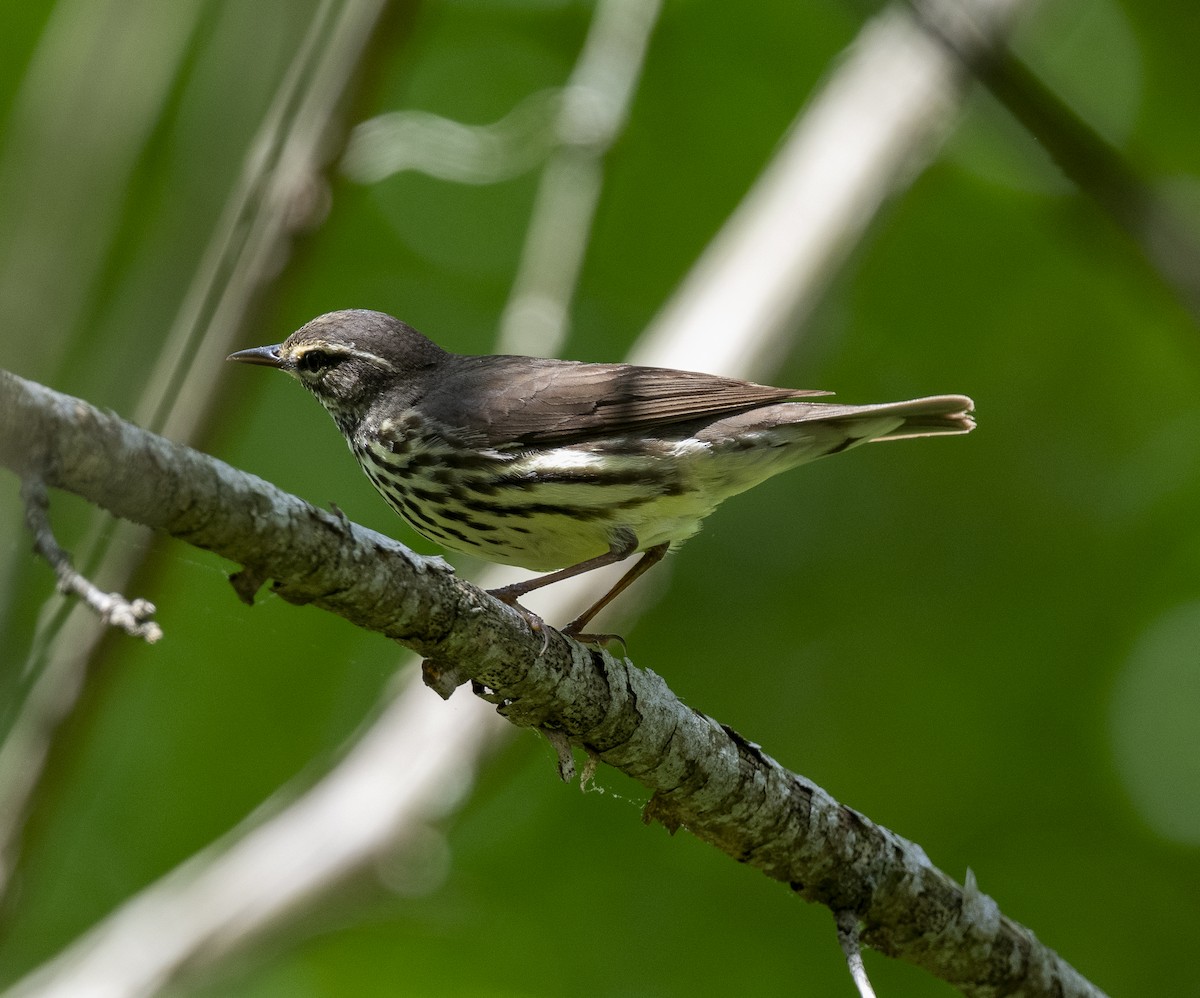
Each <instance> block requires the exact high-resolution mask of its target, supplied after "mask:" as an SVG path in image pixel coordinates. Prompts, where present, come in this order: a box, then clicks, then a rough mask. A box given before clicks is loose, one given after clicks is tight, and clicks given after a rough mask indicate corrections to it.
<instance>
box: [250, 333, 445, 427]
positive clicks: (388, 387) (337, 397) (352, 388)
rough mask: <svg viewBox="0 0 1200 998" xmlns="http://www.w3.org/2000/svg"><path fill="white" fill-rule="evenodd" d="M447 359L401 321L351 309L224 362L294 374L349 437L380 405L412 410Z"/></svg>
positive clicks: (433, 345) (428, 341)
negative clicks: (428, 376) (382, 402)
mask: <svg viewBox="0 0 1200 998" xmlns="http://www.w3.org/2000/svg"><path fill="white" fill-rule="evenodd" d="M449 356H450V355H449V354H447V353H446V352H445V351H444V350H442V349H441V347H439V346H437V344H435V343H433V342H432V341H431V340H429V339H427V338H426V337H424V336H422V335H421V334H420V333H418V332H417V331H416V330H415V329H413V328H412V327H411V326H409V325H407V324H406V323H403V322H401V321H400V320H399V319H394V318H392V317H391V316H390V315H385V314H384V313H383V312H371V311H367V310H365V309H348V310H345V311H341V312H329V313H327V314H326V315H321V316H318V317H317V318H315V319H313V320H312V321H311V322H309V323H308V324H307V325H304V326H302V327H300V328H299V329H297V330H296V331H295V332H294V333H292V335H291V336H289V337H288V338H287V339H286V340H284V341H283V342H282V343H276V344H274V345H272V346H265V347H252V348H251V349H249V350H239V351H238V352H237V353H233V354H230V355H229V357H228V358H226V359H228V360H236V361H240V362H241V363H244V364H260V365H263V366H265V367H274V368H278V369H279V370H281V371H283V372H284V373H286V374H290V375H291V376H292V377H293V378H295V379H296V380H297V381H299V382H300V383H301V384H302V385H304V387H305V388H307V389H308V390H309V391H310V392H312V393H313V394H314V395H315V396H316V397H317V399H318V401H320V403H321V404H322V405H323V406H325V408H326V409H328V410H329V413H330V415H332V416H333V418H334V419H335V420H336V421H337V423H338V426H339V427H340V428H341V429H342V431H343V432H348V430H349V428H352V427H354V426H355V425H357V424H358V423H359V422H360V421H361V420H362V418H363V417H364V416H365V415H366V413H367V410H368V409H369V408H370V407H371V404H372V403H373V402H375V401H376V400H379V399H381V398H384V397H386V398H388V399H389V401H390V403H391V404H392V405H393V406H406V405H411V404H412V403H413V402H414V401H416V399H417V398H418V397H419V396H420V394H421V390H422V380H423V379H422V377H421V376H422V375H423V374H424V373H426V372H429V371H431V370H433V369H434V368H436V367H438V366H439V364H440V363H441V362H442V361H443V360H445V359H446V358H447V357H449Z"/></svg>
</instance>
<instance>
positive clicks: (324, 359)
mask: <svg viewBox="0 0 1200 998" xmlns="http://www.w3.org/2000/svg"><path fill="white" fill-rule="evenodd" d="M341 360H342V358H341V357H340V356H338V355H337V354H332V353H326V352H325V351H324V350H305V351H304V353H302V354H301V355H300V359H299V360H297V361H296V367H297V368H299V369H300V370H301V371H303V372H304V373H305V374H319V373H320V372H321V371H325V370H328V369H329V368H331V367H336V366H337V364H339V363H340V362H341Z"/></svg>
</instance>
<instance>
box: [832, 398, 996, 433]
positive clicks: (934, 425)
mask: <svg viewBox="0 0 1200 998" xmlns="http://www.w3.org/2000/svg"><path fill="white" fill-rule="evenodd" d="M812 408H813V410H814V412H813V414H812V416H811V417H810V418H812V419H821V420H833V421H842V420H846V421H851V420H853V421H857V420H859V419H862V420H875V419H878V418H879V417H880V416H893V417H895V416H899V417H901V418H902V419H903V420H904V422H902V423H901V424H900V425H899V426H897V427H896V428H895V429H894V430H890V431H888V432H887V433H882V434H879V435H878V436H875V437H873V439H874V440H907V439H908V438H909V437H934V436H942V435H947V434H952V433H970V432H971V431H972V430H973V429H975V420H974V419H973V418H972V415H973V412H974V409H975V403H974V402H972V401H971V400H970V399H969V398H967V396H966V395H930V396H927V397H926V398H920V399H909V400H908V401H907V402H880V403H877V404H875V405H838V404H836V403H829V402H824V403H813V404H812Z"/></svg>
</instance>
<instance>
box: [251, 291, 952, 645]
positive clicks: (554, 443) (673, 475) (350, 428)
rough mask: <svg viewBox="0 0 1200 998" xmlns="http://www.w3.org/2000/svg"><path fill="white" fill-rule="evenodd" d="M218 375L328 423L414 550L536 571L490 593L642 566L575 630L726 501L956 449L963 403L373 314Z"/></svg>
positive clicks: (576, 628) (310, 330) (318, 327)
mask: <svg viewBox="0 0 1200 998" xmlns="http://www.w3.org/2000/svg"><path fill="white" fill-rule="evenodd" d="M229 359H230V360H237V361H243V362H245V363H249V364H263V365H266V366H268V367H276V368H279V369H280V370H281V371H284V372H286V373H287V374H290V375H291V376H292V377H294V378H296V379H297V380H298V381H299V382H300V383H301V384H302V385H304V386H305V387H306V388H307V389H308V390H309V391H311V392H312V393H313V394H314V395H315V396H316V397H317V399H318V401H319V402H320V403H321V404H322V405H323V406H324V407H325V408H326V409H327V410H328V411H329V414H330V415H331V416H332V417H333V419H334V422H335V423H337V426H338V429H339V430H341V431H342V435H343V436H344V437H345V438H346V442H347V443H348V444H349V445H350V449H351V450H352V451H353V452H354V456H355V457H356V458H357V459H358V463H359V464H360V465H361V467H362V469H363V471H365V472H366V473H367V477H368V478H369V479H370V480H371V482H372V483H373V484H374V486H375V488H376V489H378V490H379V492H380V493H381V494H382V495H383V497H384V498H385V499H386V500H387V501H388V503H389V504H390V505H391V507H392V508H393V509H394V510H395V511H396V512H397V513H399V514H400V515H401V516H402V517H404V519H405V520H407V521H408V523H409V524H410V525H411V526H412V527H413V529H415V530H416V531H417V533H419V534H421V535H422V536H424V537H428V538H430V539H431V540H434V541H436V542H438V543H439V544H442V545H444V546H445V547H447V548H451V549H452V550H455V551H463V552H466V553H469V554H473V555H477V556H478V557H480V558H484V559H486V560H487V561H494V562H500V563H502V564H505V565H519V566H521V567H523V568H529V569H534V570H536V571H544V572H547V571H548V572H549V574H548V575H542V576H538V577H537V578H533V579H530V580H528V581H526V582H519V583H516V584H514V585H510V586H505V587H504V588H502V589H496V590H493V591H492V595H494V596H496V597H498V598H499V599H501V600H502V601H504V602H505V603H508V604H509V605H511V606H513V607H515V608H516V609H517V610H519V611H520V612H522V613H523V614H525V616H526V618H527V619H528V620H529V621H530V622H531V624H533V625H534V626H535V627H536V626H538V625H539V624H540V621H539V620H538V618H537V617H536V616H535V615H533V614H531V613H529V612H528V611H526V610H525V609H524V608H523V607H521V606H520V605H519V603H518V600H519V599H520V598H521V597H522V596H524V595H525V594H526V593H528V592H531V591H532V590H534V589H538V588H541V587H542V586H546V585H549V584H550V583H552V582H558V581H561V580H563V579H567V578H570V577H572V576H575V575H579V574H581V573H582V572H587V571H590V570H592V569H594V568H599V567H601V566H603V565H609V564H612V563H614V562H619V561H622V560H624V559H625V558H628V557H629V556H630V555H633V554H635V553H636V552H639V551H640V552H643V554H642V557H641V558H640V559H639V560H638V561H637V562H636V563H635V564H634V566H633V567H632V568H631V569H630V570H629V571H628V572H627V573H626V574H625V575H624V576H623V577H622V578H621V579H620V581H618V582H617V584H616V585H615V586H613V588H612V589H611V590H609V592H608V593H607V594H606V595H605V596H603V597H602V598H601V599H600V600H599V601H597V602H596V603H595V604H593V605H592V606H591V607H589V608H588V609H587V610H586V611H584V613H582V614H581V615H580V616H579V617H577V618H576V619H575V620H573V621H571V623H570V624H568V625H567V626H566V628H564V633H566V634H570V635H574V636H582V631H583V629H584V628H585V627H586V626H587V624H588V622H589V621H590V620H591V619H592V618H593V617H594V616H595V615H596V613H598V612H599V611H600V610H601V609H602V608H603V607H605V606H607V605H608V603H609V602H610V601H611V600H612V599H613V598H614V597H615V596H617V595H618V594H619V593H620V592H621V591H622V590H624V589H625V588H626V587H627V586H628V585H629V584H630V583H631V582H633V580H634V579H636V578H637V577H638V576H640V575H641V574H642V573H643V572H645V571H646V570H647V569H649V568H650V567H652V566H653V565H654V564H655V563H656V562H658V561H659V560H660V559H661V558H662V557H663V556H664V555H665V554H666V553H667V550H668V549H669V548H670V547H672V546H673V545H678V544H679V543H681V542H682V541H685V540H687V539H688V538H689V537H691V536H692V535H693V534H694V533H696V531H697V530H699V529H700V521H701V520H703V519H704V518H705V517H706V516H708V514H709V513H711V512H712V511H713V510H714V509H716V508H717V506H718V505H719V504H720V503H721V502H722V501H723V500H725V499H727V498H729V497H730V496H732V495H736V494H737V493H739V492H744V491H745V490H746V489H749V488H751V487H753V486H755V485H757V484H759V483H760V482H762V481H765V480H766V479H768V478H770V477H771V476H772V475H776V474H778V473H779V472H781V471H786V470H787V469H789V468H794V467H796V466H797V465H801V464H804V463H806V462H808V461H813V460H816V459H817V458H819V457H824V456H825V455H827V454H837V453H839V452H841V451H844V450H849V449H850V448H851V447H856V446H858V445H859V444H862V443H866V442H867V441H870V440H900V439H903V438H906V437H922V436H934V435H940V434H950V433H967V432H969V431H970V430H971V429H972V428H973V427H974V425H975V424H974V422H973V420H972V419H971V410H972V407H973V403H972V402H971V400H970V399H969V398H967V397H966V396H964V395H935V396H931V397H928V398H921V399H912V400H910V401H907V402H886V403H881V404H878V405H839V404H834V403H829V402H807V401H800V400H801V399H806V398H810V397H812V396H817V395H827V394H828V393H827V392H816V391H797V390H795V389H791V388H770V387H767V386H765V385H756V384H753V383H751V382H747V381H738V380H734V379H731V378H720V377H716V376H714V375H710V374H697V373H695V372H691V371H675V370H668V369H665V368H657V367H637V366H634V365H630V364H584V363H578V362H575V361H568V360H545V359H541V358H536V357H508V356H487V357H471V356H464V355H460V354H453V353H448V352H447V351H445V350H443V349H441V347H439V346H437V345H436V344H434V343H433V342H431V341H430V340H428V339H427V338H426V337H424V336H422V335H421V334H420V333H418V332H417V331H416V330H415V329H413V328H412V327H411V326H408V325H406V324H405V323H403V322H400V321H399V320H398V319H394V318H392V317H391V316H390V315H384V314H383V313H381V312H369V311H363V310H351V311H343V312H330V313H329V314H328V315H322V316H320V317H319V318H316V319H313V320H312V322H310V323H308V324H307V325H306V326H304V327H302V328H301V329H299V330H297V331H296V332H294V333H292V335H291V336H289V337H288V338H287V339H286V340H284V341H283V342H282V343H278V344H275V345H274V346H265V347H255V348H253V349H251V350H242V351H239V352H238V353H235V354H232V355H231V356H230V357H229Z"/></svg>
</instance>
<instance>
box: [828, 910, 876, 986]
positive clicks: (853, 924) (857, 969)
mask: <svg viewBox="0 0 1200 998" xmlns="http://www.w3.org/2000/svg"><path fill="white" fill-rule="evenodd" d="M837 934H838V942H839V943H841V946H842V952H843V953H845V954H846V966H847V967H849V968H850V978H851V980H853V981H854V986H855V987H856V988H858V993H859V995H861V996H862V998H875V989H874V988H872V987H871V981H870V979H869V978H868V977H867V968H866V967H864V966H863V958H862V944H861V943H860V941H859V938H858V916H857V915H856V914H855V913H854V912H852V911H849V910H847V909H843V910H842V911H839V912H838V913H837Z"/></svg>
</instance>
